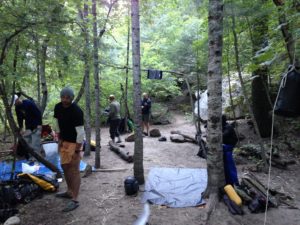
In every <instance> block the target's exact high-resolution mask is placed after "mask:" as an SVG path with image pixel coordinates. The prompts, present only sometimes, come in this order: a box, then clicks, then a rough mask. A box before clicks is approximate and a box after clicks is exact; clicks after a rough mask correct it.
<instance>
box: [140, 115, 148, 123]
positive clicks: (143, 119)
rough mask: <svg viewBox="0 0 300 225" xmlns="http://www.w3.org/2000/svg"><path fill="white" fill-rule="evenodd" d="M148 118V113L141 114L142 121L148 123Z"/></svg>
mask: <svg viewBox="0 0 300 225" xmlns="http://www.w3.org/2000/svg"><path fill="white" fill-rule="evenodd" d="M149 120H150V113H148V114H142V121H143V122H146V123H148V122H149Z"/></svg>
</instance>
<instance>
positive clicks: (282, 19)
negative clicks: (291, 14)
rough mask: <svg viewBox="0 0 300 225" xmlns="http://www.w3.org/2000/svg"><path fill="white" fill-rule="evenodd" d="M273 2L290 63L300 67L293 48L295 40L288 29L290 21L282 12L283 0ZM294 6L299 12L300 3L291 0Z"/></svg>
mask: <svg viewBox="0 0 300 225" xmlns="http://www.w3.org/2000/svg"><path fill="white" fill-rule="evenodd" d="M273 2H274V4H275V5H276V7H277V9H278V21H279V25H280V29H281V32H282V35H283V38H284V41H285V45H286V49H287V53H288V56H289V60H290V64H291V65H295V67H296V68H297V69H300V61H299V56H298V55H297V54H296V52H295V51H296V49H295V41H297V40H295V39H294V37H293V35H292V33H291V31H290V23H289V22H288V20H287V18H286V14H285V12H284V8H283V7H284V4H285V1H284V0H273ZM293 5H294V8H295V9H296V10H297V11H298V12H299V11H300V3H299V1H297V0H294V1H293Z"/></svg>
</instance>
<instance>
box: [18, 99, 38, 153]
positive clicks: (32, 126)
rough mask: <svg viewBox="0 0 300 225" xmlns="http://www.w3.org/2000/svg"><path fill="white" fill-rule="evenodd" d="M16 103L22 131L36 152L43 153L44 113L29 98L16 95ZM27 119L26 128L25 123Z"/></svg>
mask: <svg viewBox="0 0 300 225" xmlns="http://www.w3.org/2000/svg"><path fill="white" fill-rule="evenodd" d="M14 105H15V110H16V115H17V121H18V125H19V128H20V133H21V135H22V136H23V138H24V140H25V141H26V142H27V143H28V145H29V146H30V147H32V148H33V149H34V150H35V152H37V153H39V154H40V153H41V132H42V113H41V111H40V110H39V108H38V107H37V105H36V104H35V103H34V102H33V101H31V100H29V99H25V100H21V99H20V98H19V96H17V95H15V96H14ZM24 121H25V129H24V125H23V123H24Z"/></svg>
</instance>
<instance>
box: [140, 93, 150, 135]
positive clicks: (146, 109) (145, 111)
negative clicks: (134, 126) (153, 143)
mask: <svg viewBox="0 0 300 225" xmlns="http://www.w3.org/2000/svg"><path fill="white" fill-rule="evenodd" d="M141 107H142V122H143V124H142V126H143V133H144V134H145V135H146V136H148V135H149V128H150V125H149V120H150V113H151V100H150V98H149V97H148V94H147V93H143V99H142V103H141ZM145 128H146V132H145Z"/></svg>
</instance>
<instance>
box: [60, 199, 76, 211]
mask: <svg viewBox="0 0 300 225" xmlns="http://www.w3.org/2000/svg"><path fill="white" fill-rule="evenodd" d="M78 206H79V202H77V201H74V200H72V201H70V202H69V203H68V204H67V206H66V207H65V208H64V209H63V210H62V211H63V212H70V211H73V210H74V209H76V208H77V207H78Z"/></svg>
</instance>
